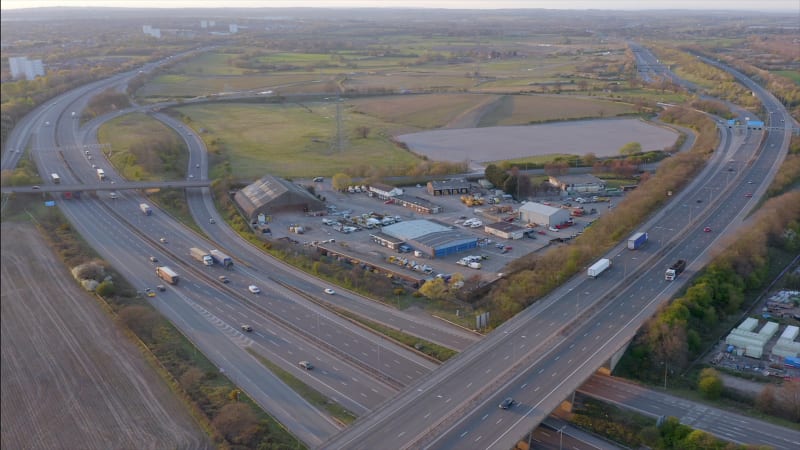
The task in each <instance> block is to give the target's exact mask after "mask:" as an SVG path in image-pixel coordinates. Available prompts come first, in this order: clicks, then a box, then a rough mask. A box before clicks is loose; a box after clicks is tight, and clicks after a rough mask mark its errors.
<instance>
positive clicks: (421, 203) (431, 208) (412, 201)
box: [392, 195, 442, 214]
mask: <svg viewBox="0 0 800 450" xmlns="http://www.w3.org/2000/svg"><path fill="white" fill-rule="evenodd" d="M392 199H393V200H394V204H395V205H400V206H402V207H403V208H407V209H410V210H413V211H415V212H417V213H419V214H438V213H440V212H442V207H441V205H437V204H435V203H433V202H430V201H428V200H426V199H424V198H422V197H412V196H410V195H398V196H396V197H392Z"/></svg>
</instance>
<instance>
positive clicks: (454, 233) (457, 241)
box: [381, 220, 478, 258]
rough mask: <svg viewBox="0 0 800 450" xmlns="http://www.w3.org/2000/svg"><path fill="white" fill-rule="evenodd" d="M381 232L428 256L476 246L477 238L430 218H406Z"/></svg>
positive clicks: (437, 256)
mask: <svg viewBox="0 0 800 450" xmlns="http://www.w3.org/2000/svg"><path fill="white" fill-rule="evenodd" d="M381 233H382V234H385V235H388V236H390V237H392V238H395V239H398V240H402V241H403V242H404V243H406V244H407V245H408V246H410V247H411V248H413V249H414V250H415V251H417V252H421V253H422V254H423V255H425V256H427V257H428V258H441V257H443V256H448V255H453V254H456V253H460V252H463V251H466V250H470V249H473V248H477V247H478V238H476V237H475V236H470V235H468V234H465V233H463V232H461V231H459V230H454V229H453V228H452V227H450V226H448V225H444V224H441V223H438V222H434V221H431V220H408V221H403V222H399V223H396V224H394V225H389V226H386V227H383V229H382V230H381Z"/></svg>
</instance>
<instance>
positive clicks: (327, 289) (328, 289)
mask: <svg viewBox="0 0 800 450" xmlns="http://www.w3.org/2000/svg"><path fill="white" fill-rule="evenodd" d="M325 293H326V294H328V295H333V294H335V293H336V291H334V290H333V289H331V288H325Z"/></svg>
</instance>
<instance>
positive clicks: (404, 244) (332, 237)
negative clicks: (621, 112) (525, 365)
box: [262, 180, 612, 284]
mask: <svg viewBox="0 0 800 450" xmlns="http://www.w3.org/2000/svg"><path fill="white" fill-rule="evenodd" d="M310 183H311V182H309V184H310ZM452 184H453V186H456V187H457V189H453V192H452V193H451V194H450V195H445V194H442V193H441V188H442V185H441V184H439V185H437V186H436V188H437V190H436V192H434V194H431V192H430V191H431V188H430V186H422V185H418V186H414V187H404V188H403V189H402V192H403V193H402V194H401V195H395V196H388V191H387V190H391V189H392V188H391V187H386V186H379V187H377V188H372V187H368V186H363V187H362V186H358V187H357V189H353V190H352V192H350V191H349V190H348V191H346V192H338V191H335V190H333V189H332V187H331V185H330V180H323V181H321V182H314V183H313V185H314V188H315V191H316V193H317V194H319V195H321V196H323V197H325V198H326V206H327V211H326V212H325V213H324V215H318V214H317V215H310V214H307V213H301V212H289V211H284V212H281V213H276V214H274V215H272V216H270V217H269V219H270V220H269V223H267V224H264V225H263V226H262V228H264V229H267V228H268V229H269V231H270V235H269V236H270V238H271V239H273V240H274V239H285V240H289V241H291V242H296V243H297V244H298V245H306V246H315V247H317V248H318V249H320V250H321V251H323V252H326V253H330V254H335V255H336V256H339V257H345V258H348V259H350V260H353V261H354V262H357V263H360V264H364V265H366V266H370V267H372V268H375V269H376V270H381V268H384V271H395V272H396V273H397V274H398V275H402V274H405V275H407V277H408V280H407V281H410V282H411V284H418V283H419V282H420V281H422V280H425V279H429V278H432V277H435V276H436V275H439V274H441V275H442V276H446V275H450V274H453V273H456V272H459V273H461V274H462V275H464V278H465V279H470V278H473V279H475V280H478V282H479V283H483V282H488V281H492V280H494V279H496V278H497V277H499V276H502V270H503V267H505V266H506V264H508V263H509V262H511V261H513V260H515V259H517V258H519V257H520V256H522V255H525V254H528V253H531V252H535V251H538V250H540V249H542V248H544V247H547V246H550V245H565V244H566V243H567V242H568V241H569V240H570V239H572V238H574V237H577V236H578V235H579V234H580V233H581V232H582V230H583V229H584V228H585V227H586V226H588V225H589V224H590V223H591V222H592V221H593V220H595V219H596V218H597V217H598V216H599V214H601V213H604V212H607V211H608V210H609V209H610V208H611V207H612V202H611V201H608V200H610V199H602V200H600V199H597V200H596V202H595V203H593V202H592V200H591V199H587V201H586V202H587V204H585V205H576V206H572V205H571V203H570V202H567V201H566V199H559V198H558V197H556V196H550V197H547V198H541V199H539V200H540V201H541V202H544V203H547V204H549V205H550V206H547V205H545V204H544V203H525V204H523V203H518V202H515V201H513V200H511V199H509V198H508V197H509V196H505V197H504V196H502V195H498V194H496V193H495V191H494V190H488V189H485V188H481V187H480V185H479V184H478V183H452ZM464 186H466V189H469V194H468V195H466V197H465V194H463V193H462V192H463V190H464V189H465V187H464ZM394 194H398V192H394ZM467 197H468V198H469V199H471V200H469V199H467V200H465V199H466V198H467ZM477 199H480V200H477ZM489 199H491V202H490V201H489ZM567 203H570V206H567V205H566V204H567ZM531 205H538V207H542V208H547V210H548V211H550V213H552V214H553V216H554V219H552V220H548V219H542V218H540V217H539V216H529V215H527V214H526V213H525V212H524V211H525V208H529V207H531ZM520 208H522V209H523V214H522V216H523V219H524V220H522V221H521V220H520V219H519V218H520V213H519V212H520ZM432 211H435V212H432ZM576 211H577V213H576ZM592 211H593V212H592ZM529 220H532V221H535V222H536V223H537V225H536V226H533V225H532V224H529V223H528V221H529ZM468 257H473V258H472V259H474V261H469V262H474V263H477V262H478V260H480V264H469V262H467V263H466V264H462V263H460V262H463V261H462V260H463V259H464V258H468Z"/></svg>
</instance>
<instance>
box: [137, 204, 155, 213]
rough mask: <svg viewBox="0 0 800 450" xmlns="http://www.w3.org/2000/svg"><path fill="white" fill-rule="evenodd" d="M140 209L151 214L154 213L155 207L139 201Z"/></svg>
mask: <svg viewBox="0 0 800 450" xmlns="http://www.w3.org/2000/svg"><path fill="white" fill-rule="evenodd" d="M139 211H141V212H142V214H144V215H145V216H150V215H152V214H153V209H152V208H150V205H148V204H147V203H139Z"/></svg>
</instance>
